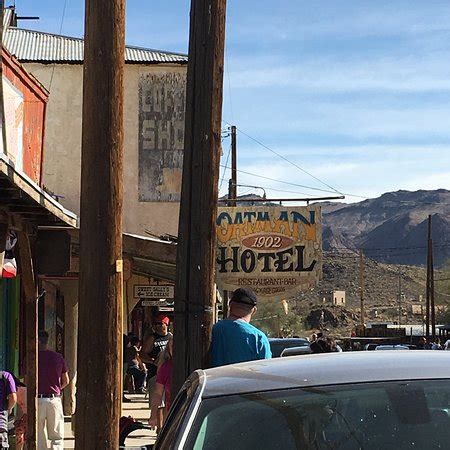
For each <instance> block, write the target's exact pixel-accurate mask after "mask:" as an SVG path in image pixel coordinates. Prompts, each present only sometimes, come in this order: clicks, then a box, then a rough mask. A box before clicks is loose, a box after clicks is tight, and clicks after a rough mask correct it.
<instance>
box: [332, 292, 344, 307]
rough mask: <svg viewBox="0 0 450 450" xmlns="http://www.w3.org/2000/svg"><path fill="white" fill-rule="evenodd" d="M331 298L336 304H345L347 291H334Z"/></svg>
mask: <svg viewBox="0 0 450 450" xmlns="http://www.w3.org/2000/svg"><path fill="white" fill-rule="evenodd" d="M331 296H332V297H331V300H332V303H333V305H335V306H345V291H333V292H332V294H331Z"/></svg>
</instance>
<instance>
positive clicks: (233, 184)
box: [222, 125, 237, 319]
mask: <svg viewBox="0 0 450 450" xmlns="http://www.w3.org/2000/svg"><path fill="white" fill-rule="evenodd" d="M236 198H237V149H236V127H235V126H234V125H231V178H230V180H229V182H228V202H227V205H228V206H236V200H235V199H236ZM230 199H233V200H230ZM229 301H230V293H229V292H228V291H223V307H222V316H223V318H224V319H225V318H226V317H228V304H229Z"/></svg>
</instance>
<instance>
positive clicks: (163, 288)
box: [134, 284, 175, 298]
mask: <svg viewBox="0 0 450 450" xmlns="http://www.w3.org/2000/svg"><path fill="white" fill-rule="evenodd" d="M174 290H175V287H174V286H173V285H148V284H135V285H134V298H173V297H174Z"/></svg>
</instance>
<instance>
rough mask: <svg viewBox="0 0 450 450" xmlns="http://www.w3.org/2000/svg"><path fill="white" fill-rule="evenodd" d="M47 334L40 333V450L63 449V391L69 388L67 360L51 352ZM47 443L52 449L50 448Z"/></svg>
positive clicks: (44, 332)
mask: <svg viewBox="0 0 450 450" xmlns="http://www.w3.org/2000/svg"><path fill="white" fill-rule="evenodd" d="M47 345H48V333H47V332H46V331H39V356H38V444H39V449H46V448H51V449H55V450H60V449H61V450H62V449H63V448H64V413H63V408H62V402H61V391H62V390H63V389H64V388H65V387H66V386H67V385H68V384H69V374H68V370H67V366H66V363H65V361H64V358H63V357H62V356H61V355H60V354H59V353H56V352H54V351H52V350H48V348H47ZM47 439H48V440H49V441H50V447H48V446H47Z"/></svg>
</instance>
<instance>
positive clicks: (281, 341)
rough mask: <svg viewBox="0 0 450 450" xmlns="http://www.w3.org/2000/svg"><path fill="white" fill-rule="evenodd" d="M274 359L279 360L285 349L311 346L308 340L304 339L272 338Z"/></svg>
mask: <svg viewBox="0 0 450 450" xmlns="http://www.w3.org/2000/svg"><path fill="white" fill-rule="evenodd" d="M269 344H270V350H272V357H273V358H278V357H280V356H281V353H282V352H283V350H284V349H285V348H291V347H303V346H309V341H308V339H304V338H270V339H269Z"/></svg>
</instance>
